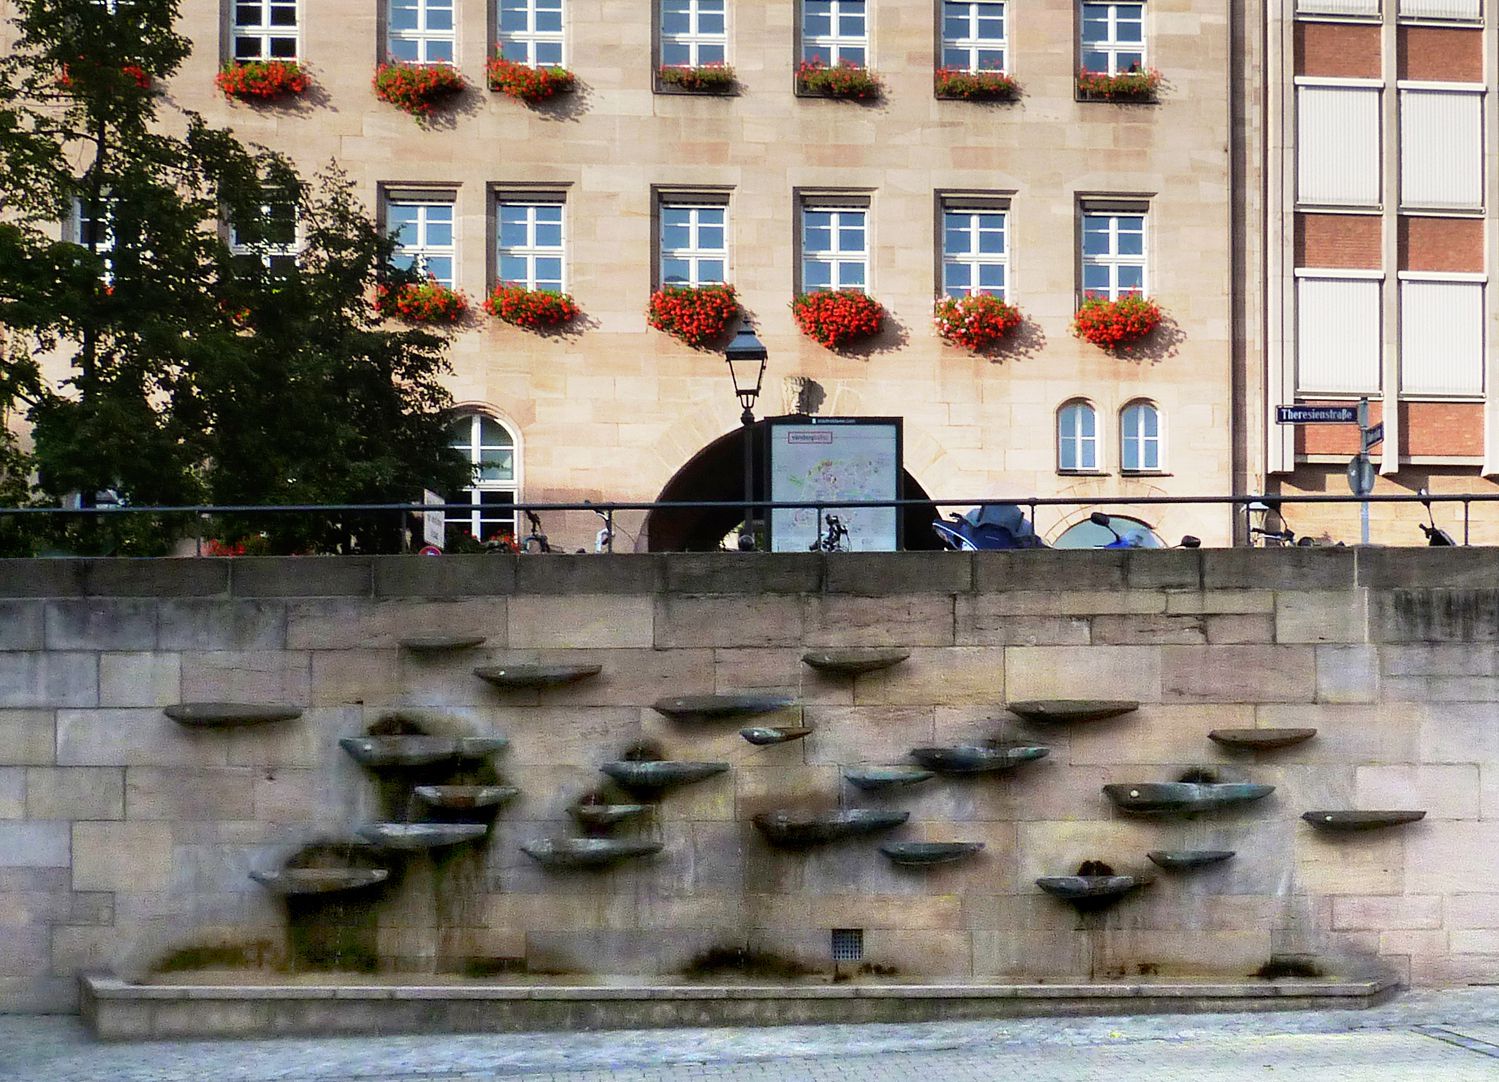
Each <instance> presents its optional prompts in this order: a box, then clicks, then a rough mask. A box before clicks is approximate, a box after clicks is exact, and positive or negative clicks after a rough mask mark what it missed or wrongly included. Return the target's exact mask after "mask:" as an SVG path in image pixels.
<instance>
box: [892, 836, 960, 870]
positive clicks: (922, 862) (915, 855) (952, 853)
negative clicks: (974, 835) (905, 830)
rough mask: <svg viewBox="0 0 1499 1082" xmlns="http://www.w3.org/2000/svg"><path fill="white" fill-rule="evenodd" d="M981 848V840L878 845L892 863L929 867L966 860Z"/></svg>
mask: <svg viewBox="0 0 1499 1082" xmlns="http://www.w3.org/2000/svg"><path fill="white" fill-rule="evenodd" d="M983 848H984V843H983V842H886V843H885V844H884V845H882V846H880V852H881V853H884V854H885V855H886V856H887V857H889V858H890V863H892V864H901V865H905V866H907V867H913V868H929V867H931V866H932V865H933V864H951V863H953V862H954V861H958V860H966V859H968V858H969V857H971V856H973V855H974V854H975V853H977V852H978V851H979V850H981V849H983Z"/></svg>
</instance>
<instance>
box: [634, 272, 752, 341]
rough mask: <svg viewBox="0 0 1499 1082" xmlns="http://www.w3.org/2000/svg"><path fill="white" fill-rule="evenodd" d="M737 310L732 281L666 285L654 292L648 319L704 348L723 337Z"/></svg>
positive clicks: (655, 324)
mask: <svg viewBox="0 0 1499 1082" xmlns="http://www.w3.org/2000/svg"><path fill="white" fill-rule="evenodd" d="M738 314H739V299H738V297H737V296H736V295H735V293H734V287H733V286H731V285H712V286H666V287H665V288H664V289H658V290H657V291H656V292H655V293H652V294H651V303H650V307H649V308H647V309H646V322H647V323H649V324H650V325H651V326H652V327H655V328H656V330H658V331H665V332H666V333H667V334H669V335H672V336H673V337H676V338H680V339H681V340H682V341H684V342H686V343H687V344H688V345H689V346H692V347H693V348H694V349H702V348H703V347H704V346H707V345H709V344H710V343H712V342H715V341H717V340H718V339H720V338H722V337H723V336H724V333H725V332H726V331H727V330H728V327H729V322H730V320H732V319H733V318H734V317H735V316H736V315H738Z"/></svg>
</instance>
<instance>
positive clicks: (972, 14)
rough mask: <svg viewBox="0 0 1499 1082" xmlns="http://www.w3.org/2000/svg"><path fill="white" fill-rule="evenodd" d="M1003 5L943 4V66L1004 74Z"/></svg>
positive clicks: (967, 0)
mask: <svg viewBox="0 0 1499 1082" xmlns="http://www.w3.org/2000/svg"><path fill="white" fill-rule="evenodd" d="M1005 42H1006V38H1005V5H1004V4H1003V3H990V2H974V0H945V2H944V3H943V5H942V66H943V67H944V68H955V69H957V70H959V71H1004V70H1005Z"/></svg>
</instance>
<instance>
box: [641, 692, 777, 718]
mask: <svg viewBox="0 0 1499 1082" xmlns="http://www.w3.org/2000/svg"><path fill="white" fill-rule="evenodd" d="M795 703H796V700H795V699H793V698H792V697H791V696H789V695H755V694H745V695H678V696H674V697H668V698H665V699H657V700H656V702H655V703H654V704H653V706H652V708H653V709H654V710H655V711H656V713H658V714H665V715H666V716H667V717H669V718H743V717H753V716H754V715H755V714H773V713H775V712H776V711H777V710H785V709H786V708H787V707H788V706H792V705H794V704H795Z"/></svg>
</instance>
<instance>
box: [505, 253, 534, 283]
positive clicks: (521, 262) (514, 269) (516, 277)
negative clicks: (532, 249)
mask: <svg viewBox="0 0 1499 1082" xmlns="http://www.w3.org/2000/svg"><path fill="white" fill-rule="evenodd" d="M528 270H529V268H528V267H527V266H526V260H525V257H524V256H518V255H502V256H500V281H502V282H520V283H522V284H524V283H525V281H526V278H527V272H528Z"/></svg>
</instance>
